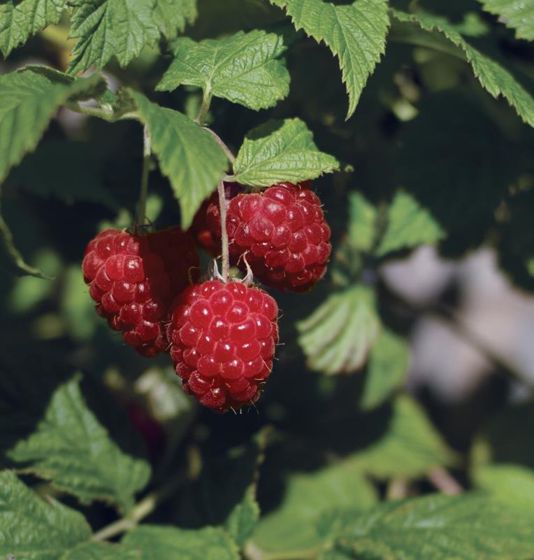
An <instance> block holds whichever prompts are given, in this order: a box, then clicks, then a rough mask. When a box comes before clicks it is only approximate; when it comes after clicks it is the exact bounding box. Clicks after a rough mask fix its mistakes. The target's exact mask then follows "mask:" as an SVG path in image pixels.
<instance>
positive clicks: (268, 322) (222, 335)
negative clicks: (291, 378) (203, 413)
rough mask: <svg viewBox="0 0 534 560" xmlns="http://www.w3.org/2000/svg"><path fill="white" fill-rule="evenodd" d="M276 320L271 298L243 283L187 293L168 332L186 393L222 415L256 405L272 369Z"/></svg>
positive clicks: (198, 287)
mask: <svg viewBox="0 0 534 560" xmlns="http://www.w3.org/2000/svg"><path fill="white" fill-rule="evenodd" d="M277 316H278V306H277V304H276V302H275V300H274V299H273V298H272V297H271V296H270V295H269V294H267V293H265V292H264V291H263V290H260V289H258V288H253V287H247V286H245V285H244V284H243V283H241V282H228V283H224V282H221V281H220V280H212V281H208V282H204V283H203V284H198V285H194V286H191V287H189V288H188V289H187V290H185V291H184V292H183V293H182V295H181V296H180V298H179V300H178V301H177V304H176V306H175V307H174V310H173V313H172V317H171V323H170V326H169V332H168V336H169V341H170V343H171V347H170V353H171V357H172V359H173V362H174V364H175V366H176V372H177V373H178V375H179V376H180V377H181V378H182V380H183V384H184V388H185V390H186V391H187V392H188V393H190V394H193V395H195V396H196V397H197V398H198V400H199V401H200V403H201V404H203V405H204V406H207V407H209V408H212V409H215V410H220V411H223V410H228V409H239V408H241V407H243V406H244V405H246V404H250V403H254V402H256V400H257V399H258V398H259V397H260V394H261V387H262V385H263V383H264V382H265V380H266V379H267V378H268V377H269V375H270V373H271V370H272V366H273V358H274V353H275V347H276V344H277V342H278V326H277Z"/></svg>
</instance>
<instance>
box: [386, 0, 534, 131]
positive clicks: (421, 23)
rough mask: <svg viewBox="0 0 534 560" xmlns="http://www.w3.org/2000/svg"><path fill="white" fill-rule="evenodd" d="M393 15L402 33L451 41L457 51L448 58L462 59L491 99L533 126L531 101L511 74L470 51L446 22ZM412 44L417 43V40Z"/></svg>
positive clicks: (425, 41)
mask: <svg viewBox="0 0 534 560" xmlns="http://www.w3.org/2000/svg"><path fill="white" fill-rule="evenodd" d="M393 15H394V17H395V19H396V20H398V21H399V22H401V23H402V24H405V25H406V26H407V29H406V30H405V31H404V32H405V33H413V26H416V27H418V28H420V29H422V30H423V31H426V32H428V33H433V34H438V36H441V37H444V38H445V39H446V40H448V41H450V43H451V44H452V46H454V47H456V48H457V51H455V50H454V49H453V50H452V51H450V52H451V54H452V53H455V54H456V55H457V56H461V57H463V58H465V60H466V61H467V62H468V63H469V64H470V65H471V67H472V69H473V73H474V75H475V77H476V78H477V79H478V81H479V82H480V85H481V86H482V87H483V88H484V89H485V90H486V91H487V92H488V93H489V94H490V95H491V96H493V97H495V98H498V97H501V96H502V97H504V99H506V101H507V102H508V103H509V104H510V106H511V107H513V108H514V109H515V111H516V112H517V114H518V115H519V116H520V117H521V120H523V122H525V123H527V124H529V125H530V126H534V97H532V95H531V94H530V93H529V92H528V91H527V90H526V89H525V88H524V87H523V86H522V85H521V83H520V82H519V81H518V80H516V78H515V77H514V76H513V75H512V74H511V73H510V72H508V71H507V70H506V69H505V68H503V67H502V66H501V65H500V64H498V63H497V62H495V61H494V60H493V59H491V58H489V57H488V56H486V55H484V54H483V53H481V52H480V51H479V50H477V49H475V48H474V47H472V46H471V45H470V44H469V43H468V42H467V41H466V40H465V39H464V38H463V37H462V36H461V35H460V33H458V31H456V29H455V28H454V26H452V25H451V24H450V23H449V22H448V21H447V20H446V19H444V18H441V17H437V16H433V15H430V14H426V13H418V14H407V13H404V12H399V11H397V10H394V11H393ZM413 40H414V41H417V37H416V38H415V39H413ZM421 44H422V45H423V46H427V45H428V39H427V38H426V37H425V36H424V35H423V37H421Z"/></svg>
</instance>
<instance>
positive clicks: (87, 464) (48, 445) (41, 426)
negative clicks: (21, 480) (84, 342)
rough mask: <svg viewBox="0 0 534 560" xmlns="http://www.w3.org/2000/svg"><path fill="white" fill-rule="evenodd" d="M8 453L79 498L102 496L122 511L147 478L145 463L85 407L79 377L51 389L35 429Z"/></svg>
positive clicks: (59, 487) (19, 462)
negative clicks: (126, 450) (113, 437)
mask: <svg viewBox="0 0 534 560" xmlns="http://www.w3.org/2000/svg"><path fill="white" fill-rule="evenodd" d="M7 455H8V457H9V458H10V459H11V460H12V461H14V462H15V463H18V464H22V465H24V466H25V467H26V468H27V470H29V471H31V472H32V473H35V474H37V475H38V476H40V477H42V478H45V479H47V480H50V481H51V482H52V484H53V485H54V486H55V487H56V488H58V489H60V490H62V491H65V492H69V493H71V494H74V495H75V496H77V497H78V498H79V499H80V501H81V502H82V503H89V502H91V501H93V500H105V501H108V502H111V503H113V504H116V505H118V506H119V508H120V509H121V510H123V511H127V510H129V509H130V507H131V506H132V505H133V498H134V495H135V493H136V492H137V491H139V490H141V489H142V488H143V487H144V486H145V485H146V483H147V482H148V479H149V477H150V467H149V465H148V464H147V463H146V462H145V461H143V460H141V459H134V458H132V457H130V456H129V455H126V454H124V453H123V452H122V451H121V450H120V449H119V447H117V445H116V444H115V443H114V442H113V441H112V440H111V439H110V438H109V435H108V432H107V431H106V429H105V428H104V427H103V426H101V425H100V423H99V422H98V420H97V419H96V418H95V416H94V415H93V413H92V412H91V411H90V410H89V409H88V408H87V405H86V404H85V402H84V399H83V397H82V394H81V391H80V377H79V376H75V377H73V378H72V379H71V380H70V381H68V382H67V383H65V384H63V385H61V386H60V387H59V388H58V389H57V390H56V391H55V393H54V394H53V396H52V398H51V400H50V402H49V404H48V407H47V409H46V412H45V415H44V417H43V419H42V420H41V421H40V422H39V423H38V425H37V429H36V431H35V432H34V433H33V434H32V435H30V436H29V437H28V438H27V439H25V440H22V441H19V442H18V443H17V445H15V447H14V448H13V449H11V450H10V451H9V452H8V453H7ZM125 473H128V474H127V476H125Z"/></svg>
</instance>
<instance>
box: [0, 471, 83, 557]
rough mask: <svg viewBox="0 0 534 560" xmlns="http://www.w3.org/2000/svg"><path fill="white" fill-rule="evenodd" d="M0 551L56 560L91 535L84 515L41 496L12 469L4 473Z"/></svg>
mask: <svg viewBox="0 0 534 560" xmlns="http://www.w3.org/2000/svg"><path fill="white" fill-rule="evenodd" d="M0 503H1V506H0V526H1V527H2V530H1V531H0V554H1V555H2V556H3V557H4V558H7V557H8V556H9V555H12V556H15V557H16V558H20V559H21V560H56V558H58V557H59V556H60V555H61V554H62V553H63V552H64V551H66V550H68V549H69V548H71V547H73V546H75V545H76V544H78V543H80V542H83V541H85V540H87V539H88V538H89V537H90V536H91V528H90V527H89V525H88V524H87V522H86V521H85V519H84V518H83V516H82V515H81V514H80V513H78V512H77V511H74V510H72V509H70V508H67V507H65V506H63V505H61V504H60V503H58V502H56V501H55V500H52V499H48V500H47V501H45V500H44V499H43V498H41V497H39V496H37V494H35V493H34V492H32V490H30V489H29V488H28V487H27V486H25V485H24V484H23V483H22V482H21V481H20V480H19V479H18V478H17V477H16V476H15V474H14V473H13V472H11V471H2V472H0Z"/></svg>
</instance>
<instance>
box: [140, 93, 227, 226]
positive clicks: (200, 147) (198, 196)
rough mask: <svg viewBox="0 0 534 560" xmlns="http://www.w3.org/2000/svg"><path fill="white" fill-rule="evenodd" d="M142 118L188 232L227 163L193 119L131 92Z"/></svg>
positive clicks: (208, 135) (209, 136) (218, 148)
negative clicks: (177, 201) (177, 202)
mask: <svg viewBox="0 0 534 560" xmlns="http://www.w3.org/2000/svg"><path fill="white" fill-rule="evenodd" d="M130 95H131V96H132V98H133V100H134V102H135V104H136V105H137V109H138V111H139V116H140V118H141V120H142V121H143V123H144V124H145V125H146V126H147V127H148V130H149V134H150V139H151V144H152V150H153V152H154V153H155V154H156V156H157V157H158V160H159V163H160V167H161V171H162V172H163V174H164V175H166V176H167V177H168V178H169V180H170V182H171V186H172V188H173V191H174V194H175V196H176V198H177V199H178V200H179V201H180V207H181V210H182V228H183V229H187V228H188V227H189V226H190V225H191V222H192V221H193V217H194V215H195V213H196V211H197V210H198V208H199V207H200V205H201V204H202V201H203V200H204V199H206V198H207V197H208V196H209V195H210V194H211V193H212V192H213V191H214V190H215V189H216V188H217V184H218V183H219V181H220V180H221V179H222V177H223V175H224V172H225V170H226V168H227V165H228V161H227V159H226V156H225V154H224V152H223V151H222V149H221V148H220V147H219V145H218V144H217V142H216V141H215V140H214V139H213V136H212V135H211V134H210V133H209V132H208V131H207V130H205V129H203V128H201V127H200V126H198V125H197V124H195V123H194V122H193V121H192V120H191V119H189V118H188V117H186V116H185V115H183V114H182V113H179V112H178V111H173V110H172V109H167V108H165V107H160V106H159V105H157V104H156V103H152V102H151V101H149V100H148V99H147V98H146V97H145V96H144V95H142V94H141V93H138V92H135V91H130Z"/></svg>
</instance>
